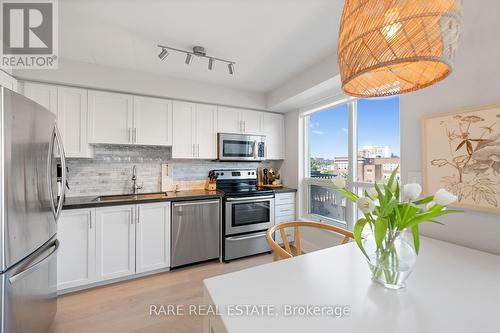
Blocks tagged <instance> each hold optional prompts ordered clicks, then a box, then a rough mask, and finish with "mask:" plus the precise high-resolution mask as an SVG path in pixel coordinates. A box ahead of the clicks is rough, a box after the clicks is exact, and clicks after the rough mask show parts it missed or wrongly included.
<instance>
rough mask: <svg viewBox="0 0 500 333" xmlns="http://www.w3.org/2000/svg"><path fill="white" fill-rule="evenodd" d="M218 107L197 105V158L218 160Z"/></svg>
mask: <svg viewBox="0 0 500 333" xmlns="http://www.w3.org/2000/svg"><path fill="white" fill-rule="evenodd" d="M216 124H217V106H215V105H206V104H197V105H196V152H195V153H196V157H197V158H200V159H215V158H217V125H216Z"/></svg>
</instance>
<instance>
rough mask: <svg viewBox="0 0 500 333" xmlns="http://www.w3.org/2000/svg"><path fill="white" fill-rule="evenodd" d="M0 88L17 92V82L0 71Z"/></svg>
mask: <svg viewBox="0 0 500 333" xmlns="http://www.w3.org/2000/svg"><path fill="white" fill-rule="evenodd" d="M0 86H3V87H5V88H7V89H9V90H12V91H17V80H16V79H15V78H14V77H13V76H11V75H10V74H7V73H6V72H4V71H1V70H0Z"/></svg>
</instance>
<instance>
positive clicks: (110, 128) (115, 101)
mask: <svg viewBox="0 0 500 333" xmlns="http://www.w3.org/2000/svg"><path fill="white" fill-rule="evenodd" d="M88 103H89V128H88V133H89V143H115V144H130V143H133V136H134V131H133V97H132V96H131V95H126V94H117V93H110V92H103V91H95V90H89V92H88Z"/></svg>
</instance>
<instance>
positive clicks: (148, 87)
mask: <svg viewBox="0 0 500 333" xmlns="http://www.w3.org/2000/svg"><path fill="white" fill-rule="evenodd" d="M14 75H15V76H16V78H18V79H25V80H33V81H41V82H48V83H58V84H65V85H76V86H82V87H86V88H95V89H104V90H113V91H120V92H127V93H133V94H143V95H150V96H157V97H164V98H173V99H181V100H188V101H193V102H204V103H212V104H219V105H228V106H236V107H243V108H250V109H259V110H265V109H266V99H265V95H264V94H259V93H252V92H246V91H241V90H238V89H232V88H228V87H223V86H217V85H214V84H204V83H199V82H192V81H187V80H181V79H175V78H171V77H166V76H164V75H155V74H150V73H145V72H138V71H133V70H125V69H119V68H111V67H106V66H100V65H94V64H90V63H85V62H78V61H69V60H64V59H60V60H59V69H57V70H40V69H35V70H16V71H14Z"/></svg>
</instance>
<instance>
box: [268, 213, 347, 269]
mask: <svg viewBox="0 0 500 333" xmlns="http://www.w3.org/2000/svg"><path fill="white" fill-rule="evenodd" d="M301 227H309V228H317V229H323V230H328V231H331V232H333V233H336V234H338V235H341V236H344V238H343V239H342V242H341V244H345V243H347V242H349V240H350V239H354V235H353V234H352V232H350V231H348V230H345V229H342V228H339V227H336V226H333V225H329V224H323V223H318V222H305V221H304V222H302V221H296V222H287V223H281V224H278V225H275V226H274V227H272V228H269V229H268V230H267V232H266V240H267V242H268V243H269V246H270V247H271V249H272V250H273V253H274V260H275V261H276V260H280V259H287V258H291V257H294V256H299V255H301V254H302V245H301V239H300V228H301ZM287 228H293V230H294V235H293V242H294V244H293V250H294V251H292V246H290V242H289V241H288V237H287V234H286V229H287ZM278 231H279V233H280V236H281V239H282V241H283V246H284V248H283V247H281V246H280V245H279V244H278V243H277V242H276V241H275V240H274V239H273V234H274V233H276V232H278Z"/></svg>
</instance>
